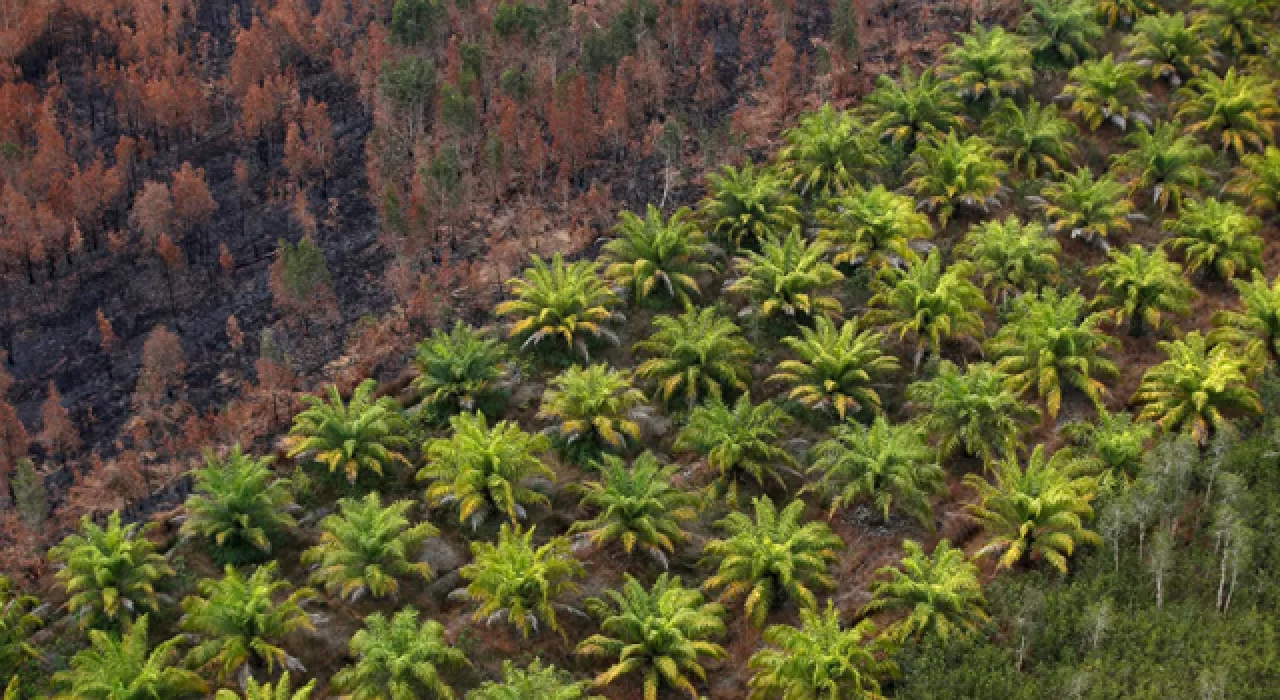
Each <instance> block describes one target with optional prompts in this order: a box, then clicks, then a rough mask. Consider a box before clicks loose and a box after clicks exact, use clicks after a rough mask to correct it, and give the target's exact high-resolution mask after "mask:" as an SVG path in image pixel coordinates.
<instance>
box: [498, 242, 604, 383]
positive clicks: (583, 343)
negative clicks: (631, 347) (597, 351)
mask: <svg viewBox="0 0 1280 700" xmlns="http://www.w3.org/2000/svg"><path fill="white" fill-rule="evenodd" d="M598 268H599V265H598V264H597V263H595V262H594V261H589V260H578V261H576V262H571V263H566V262H565V261H564V258H563V257H561V256H560V254H559V253H556V254H555V255H554V256H553V257H552V258H551V264H550V265H548V264H547V262H546V261H545V260H543V259H542V258H540V257H538V256H534V257H533V266H532V267H530V268H527V269H526V270H525V271H524V276H523V277H517V278H515V279H511V280H508V281H507V288H508V289H510V290H511V296H513V297H515V298H514V299H510V300H507V301H504V302H502V303H501V304H498V306H497V308H496V309H494V312H495V313H497V314H498V315H499V316H510V317H511V318H512V319H513V324H512V326H511V338H512V339H513V340H515V341H516V342H519V343H520V348H521V349H524V348H528V347H531V346H538V345H542V344H543V343H544V342H546V343H547V344H550V345H553V346H555V347H556V348H557V349H558V350H561V351H564V352H570V353H571V352H574V351H576V352H579V353H581V354H582V357H583V359H585V360H587V361H588V362H589V361H590V350H589V348H588V345H587V344H588V342H589V341H591V340H596V339H599V338H605V339H607V340H609V341H611V342H617V339H616V337H615V336H614V335H613V333H612V331H610V330H609V329H607V328H605V326H604V324H605V323H607V322H609V321H611V320H613V319H614V318H615V316H616V314H614V313H613V311H612V310H611V309H612V307H613V306H614V304H616V303H617V298H616V297H615V296H614V295H613V292H612V291H610V290H609V288H608V287H607V286H606V285H605V283H604V281H603V280H601V279H600V275H599V274H598Z"/></svg>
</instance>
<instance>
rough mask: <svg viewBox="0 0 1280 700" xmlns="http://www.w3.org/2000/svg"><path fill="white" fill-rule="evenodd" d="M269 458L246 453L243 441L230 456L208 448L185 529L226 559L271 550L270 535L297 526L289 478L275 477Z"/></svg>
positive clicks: (188, 507) (189, 503)
mask: <svg viewBox="0 0 1280 700" xmlns="http://www.w3.org/2000/svg"><path fill="white" fill-rule="evenodd" d="M271 462H272V458H271V457H261V458H256V459H255V458H254V457H251V456H249V455H246V454H245V453H244V452H243V451H242V450H241V449H240V446H239V445H235V446H234V447H232V448H231V452H229V453H228V454H227V456H226V457H218V456H217V454H215V453H214V452H213V451H211V450H210V451H208V452H206V453H205V466H204V468H202V469H196V470H195V471H194V472H193V473H192V474H193V476H194V479H195V486H194V493H192V495H191V496H190V497H188V498H187V503H186V506H185V508H186V512H187V520H186V522H184V523H183V524H182V534H183V535H188V536H195V537H202V538H204V539H205V540H207V541H208V542H209V543H210V544H212V545H213V547H214V549H215V551H217V552H218V553H219V554H220V555H221V558H223V559H225V560H226V561H232V562H239V561H243V560H249V559H253V558H255V557H257V556H260V555H263V554H269V553H270V552H271V542H272V539H274V538H275V537H277V536H278V535H279V534H280V533H281V532H283V531H284V530H286V529H288V528H291V527H293V526H294V525H296V522H295V521H294V519H293V516H292V515H290V514H289V510H290V509H291V508H293V505H294V504H293V495H292V493H291V492H290V486H291V484H290V481H289V480H288V479H277V478H275V477H274V475H273V474H272V472H271V468H270V467H271Z"/></svg>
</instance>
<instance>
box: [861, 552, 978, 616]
mask: <svg viewBox="0 0 1280 700" xmlns="http://www.w3.org/2000/svg"><path fill="white" fill-rule="evenodd" d="M902 548H903V549H904V550H905V551H906V556H904V557H903V558H902V562H901V564H900V565H899V566H886V567H883V568H881V569H880V570H878V571H876V575H877V576H887V577H888V578H887V579H881V580H880V581H877V582H876V583H874V584H872V586H871V596H872V598H871V602H870V603H869V604H868V605H867V612H870V613H879V612H905V613H906V615H905V616H904V617H901V618H899V619H898V620H896V621H895V622H894V623H893V625H892V626H891V627H889V629H888V630H887V632H888V633H889V635H890V636H891V637H893V638H896V639H899V640H906V639H914V640H916V641H919V640H921V639H923V638H925V637H937V638H939V639H941V640H944V641H946V640H949V639H951V638H953V637H960V638H963V637H967V636H969V635H971V634H974V633H976V632H979V631H980V630H981V629H982V628H983V627H984V626H985V625H986V624H987V623H988V621H989V620H990V618H988V617H987V613H986V610H985V608H986V605H987V599H986V597H985V596H984V595H983V594H982V584H980V583H979V582H978V567H977V566H975V565H974V564H973V562H971V561H969V560H968V559H966V558H965V556H964V550H962V549H958V548H955V547H952V546H951V542H950V541H949V540H945V539H944V540H942V541H940V542H938V546H936V547H934V549H933V554H932V555H929V554H925V553H924V547H922V546H921V545H920V543H919V542H915V541H913V540H906V541H904V542H903V543H902Z"/></svg>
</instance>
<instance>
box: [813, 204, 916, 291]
mask: <svg viewBox="0 0 1280 700" xmlns="http://www.w3.org/2000/svg"><path fill="white" fill-rule="evenodd" d="M818 221H819V223H820V224H821V226H822V228H820V229H819V230H818V238H819V240H821V241H825V242H826V243H828V244H829V245H830V246H831V248H832V250H833V252H834V253H835V254H834V255H833V256H832V259H831V261H832V262H833V263H835V264H836V265H854V264H862V265H865V266H866V267H868V268H869V269H870V270H872V271H873V272H875V271H878V270H880V269H882V268H884V267H885V266H886V265H891V264H894V262H896V261H897V260H903V261H914V260H916V258H917V256H916V252H915V251H914V250H912V249H911V242H912V241H913V240H918V239H924V238H932V237H933V226H932V225H930V223H929V217H927V216H925V215H924V214H921V213H920V212H918V211H916V204H915V201H914V200H912V199H911V198H910V197H908V196H906V195H902V194H898V193H896V192H891V191H889V190H887V189H885V188H884V185H876V186H875V187H872V188H870V189H867V188H864V187H861V186H854V187H852V188H851V189H849V190H846V191H845V192H844V194H842V195H841V196H839V197H833V198H831V199H829V200H827V203H826V206H825V207H823V208H820V209H819V210H818Z"/></svg>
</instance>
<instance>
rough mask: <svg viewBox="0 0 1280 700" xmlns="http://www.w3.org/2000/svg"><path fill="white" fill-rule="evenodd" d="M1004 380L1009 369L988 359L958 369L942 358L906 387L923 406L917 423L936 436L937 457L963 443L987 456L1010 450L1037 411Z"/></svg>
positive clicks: (913, 400) (968, 450) (977, 454)
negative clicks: (1003, 369)
mask: <svg viewBox="0 0 1280 700" xmlns="http://www.w3.org/2000/svg"><path fill="white" fill-rule="evenodd" d="M1008 386H1009V375H1007V374H1005V373H1004V372H1001V371H1000V370H998V369H996V368H995V367H994V366H992V365H991V364H988V363H986V362H979V363H976V364H971V365H969V366H968V367H966V368H965V369H964V370H963V371H961V370H960V368H959V367H957V366H956V365H955V364H954V363H952V362H951V361H950V360H943V361H942V363H941V364H939V366H938V373H937V374H936V375H935V376H933V377H932V378H930V379H925V380H922V381H918V382H915V383H913V384H912V385H911V386H909V387H907V398H908V399H910V400H911V403H912V404H913V405H914V406H916V407H917V408H919V409H921V410H922V411H923V413H922V414H921V417H920V426H921V427H922V428H923V429H924V430H925V431H926V432H927V433H929V434H930V435H932V436H933V437H934V439H935V440H936V441H937V443H938V453H939V456H940V457H946V456H948V455H950V454H952V453H954V452H955V451H956V450H957V449H961V448H963V449H964V451H965V452H966V453H967V454H970V455H972V456H975V457H981V458H982V459H983V461H989V460H991V459H992V458H993V457H995V456H997V455H1001V454H1012V453H1013V452H1014V451H1015V449H1016V448H1017V445H1018V440H1019V438H1020V436H1021V435H1022V434H1023V432H1025V431H1026V430H1027V427H1028V426H1027V424H1028V423H1029V422H1030V421H1032V420H1035V419H1036V418H1037V417H1039V415H1040V412H1039V411H1038V410H1037V409H1036V408H1035V406H1033V405H1031V404H1028V403H1027V402H1025V401H1023V400H1022V399H1020V398H1018V395H1017V394H1015V393H1013V392H1012V391H1010V390H1009V388H1008Z"/></svg>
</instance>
